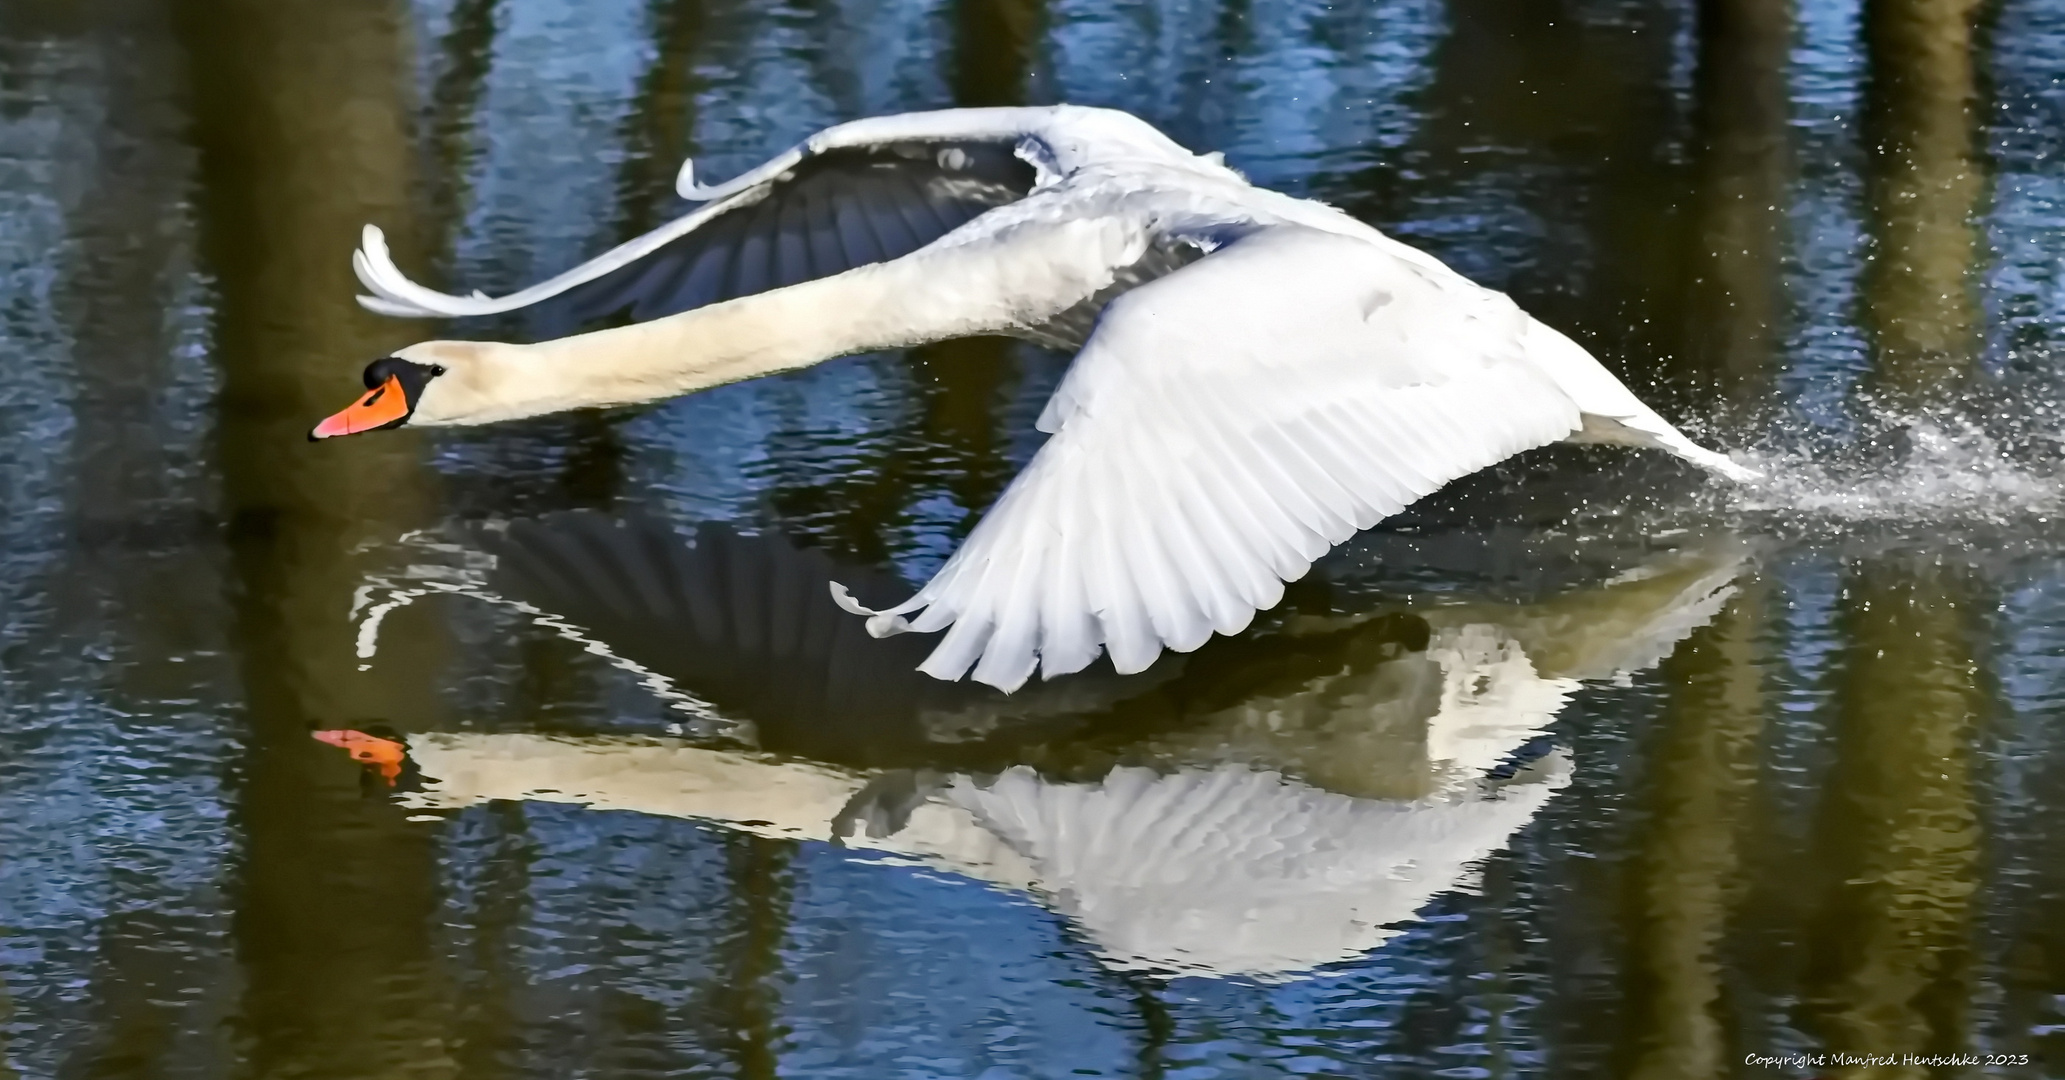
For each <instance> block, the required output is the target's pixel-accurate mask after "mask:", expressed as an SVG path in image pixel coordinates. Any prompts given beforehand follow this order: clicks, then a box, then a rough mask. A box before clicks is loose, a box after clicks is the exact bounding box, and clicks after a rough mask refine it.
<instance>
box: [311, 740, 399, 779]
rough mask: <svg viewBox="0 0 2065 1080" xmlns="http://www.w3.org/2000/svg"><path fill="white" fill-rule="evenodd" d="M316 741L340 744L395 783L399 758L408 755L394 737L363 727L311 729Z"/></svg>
mask: <svg viewBox="0 0 2065 1080" xmlns="http://www.w3.org/2000/svg"><path fill="white" fill-rule="evenodd" d="M310 734H311V735H314V736H315V738H316V741H318V742H326V743H329V744H330V745H331V746H335V747H340V748H342V749H343V750H344V751H345V752H346V753H349V754H350V755H351V760H353V761H356V762H358V763H359V764H361V765H364V766H366V767H368V768H372V769H378V770H379V771H380V778H381V779H382V780H385V781H387V786H388V787H393V786H394V781H395V778H397V777H399V776H400V775H401V774H402V762H403V761H404V760H406V759H407V758H408V756H409V751H408V748H407V747H405V746H403V745H402V744H400V743H398V742H395V741H394V740H393V739H383V738H381V737H380V736H378V735H368V734H366V733H365V732H363V731H351V730H340V731H314V732H310Z"/></svg>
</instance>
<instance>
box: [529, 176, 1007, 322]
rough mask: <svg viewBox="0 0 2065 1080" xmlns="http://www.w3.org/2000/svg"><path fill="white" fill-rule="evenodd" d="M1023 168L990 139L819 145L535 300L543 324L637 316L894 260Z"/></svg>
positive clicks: (1002, 195) (965, 218) (981, 207)
mask: <svg viewBox="0 0 2065 1080" xmlns="http://www.w3.org/2000/svg"><path fill="white" fill-rule="evenodd" d="M1033 181H1034V172H1033V168H1032V166H1031V165H1028V164H1026V163H1025V162H1024V161H1021V160H1019V158H1018V156H1017V155H1016V154H1015V153H1013V151H1012V149H1011V148H1010V147H1008V146H999V145H996V144H992V143H974V142H965V143H962V142H937V143H897V144H891V145H886V146H874V147H865V148H852V149H839V150H829V151H825V152H824V153H821V154H817V155H814V156H811V157H808V158H805V159H804V160H803V161H801V162H799V163H798V164H797V165H796V167H795V168H793V169H791V170H789V171H788V172H786V173H783V174H782V176H781V177H780V178H778V179H777V180H775V181H774V182H773V183H771V184H770V185H768V186H767V187H766V188H765V189H764V190H765V194H764V196H763V197H761V198H759V199H757V200H751V201H745V202H742V203H740V204H739V205H737V206H735V207H733V208H732V209H730V210H727V211H725V212H724V213H722V214H719V215H717V216H716V217H715V218H712V219H711V220H709V221H707V222H705V223H704V224H703V225H702V226H701V227H699V228H697V229H695V230H694V231H692V232H690V233H688V234H686V235H684V236H682V237H680V238H679V239H676V240H674V241H673V242H671V243H668V244H666V245H664V246H662V247H660V248H658V249H657V250H655V251H653V252H651V253H650V254H648V255H646V256H645V257H644V258H641V259H639V260H637V261H636V262H632V263H629V264H627V265H625V266H621V267H618V268H617V269H615V270H612V271H610V272H609V273H607V274H604V275H603V276H601V277H599V278H596V279H595V280H593V281H588V282H584V283H582V284H580V285H576V286H574V287H573V288H571V289H568V290H567V291H565V292H563V293H560V294H559V295H558V296H555V297H552V298H550V299H548V300H544V301H541V302H539V304H538V305H536V307H535V308H534V310H535V311H536V312H537V313H538V317H539V318H540V319H541V320H542V321H543V322H544V323H545V324H546V325H547V326H548V327H550V328H552V329H553V330H555V331H558V332H567V331H571V330H573V329H575V328H577V327H579V326H581V325H583V324H587V323H592V322H595V321H597V320H602V319H609V318H612V317H617V316H622V315H626V314H628V315H629V317H630V318H631V319H632V320H634V321H640V322H643V321H645V320H648V319H657V318H661V317H663V316H667V315H672V314H675V313H677V312H682V311H688V310H691V309H693V308H698V307H703V306H705V305H707V304H714V303H718V302H720V301H724V300H732V299H736V298H738V297H741V296H751V295H753V294H755V293H761V292H766V291H768V290H770V289H778V288H781V287H783V286H787V285H794V284H797V283H799V282H803V281H811V280H814V279H817V278H822V277H830V276H831V275H833V274H838V273H842V272H844V271H847V270H851V269H853V268H854V267H857V266H866V265H868V264H870V263H878V262H887V261H888V260H890V259H896V258H901V257H902V256H904V255H908V254H910V253H911V252H913V251H916V250H918V249H919V248H921V247H924V246H925V245H927V244H930V243H931V242H933V241H934V240H937V239H939V238H940V237H942V236H945V235H946V234H947V233H949V232H951V231H953V230H954V229H957V228H959V227H961V226H962V225H964V224H966V223H967V222H969V221H970V220H972V219H974V218H975V217H976V216H978V215H980V214H982V213H983V212H985V211H987V210H990V209H993V208H995V207H998V206H1002V205H1004V204H1006V203H1011V202H1015V201H1017V200H1019V199H1021V198H1024V197H1025V195H1026V193H1027V192H1029V191H1031V190H1032V186H1033Z"/></svg>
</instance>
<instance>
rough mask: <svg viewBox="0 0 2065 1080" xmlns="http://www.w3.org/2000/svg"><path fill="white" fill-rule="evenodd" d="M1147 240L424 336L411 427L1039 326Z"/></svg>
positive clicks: (1082, 241)
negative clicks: (431, 372)
mask: <svg viewBox="0 0 2065 1080" xmlns="http://www.w3.org/2000/svg"><path fill="white" fill-rule="evenodd" d="M1145 242H1146V241H1145V237H1144V236H1143V235H1141V234H1140V233H1139V232H1138V231H1137V230H1132V229H1126V228H1123V227H1122V226H1121V225H1120V224H1119V223H1117V222H1112V221H1108V220H1106V221H1098V220H1089V221H1077V222H1066V223H1063V224H1059V225H1054V226H1043V227H1037V228H1033V229H1028V230H1021V231H1020V233H1018V234H1016V235H1014V236H1012V237H1010V238H1008V239H985V240H980V241H976V242H973V243H968V244H962V245H958V246H955V247H949V248H944V249H936V250H931V251H926V252H921V253H918V254H914V255H910V256H906V257H904V258H901V259H897V260H894V261H892V262H887V263H877V264H875V265H871V266H864V267H860V268H858V269H855V270H849V271H847V272H845V273H843V274H837V275H834V276H832V277H828V278H821V279H819V280H816V281H808V282H804V283H802V284H798V285H791V286H789V287H787V288H783V289H776V290H774V291H772V292H766V293H760V294H757V295H754V296H747V297H741V298H739V299H737V300H728V301H726V302H724V303H721V304H713V305H711V306H709V307H704V308H697V309H696V310H694V311H687V312H683V313H681V314H679V315H672V316H668V317H667V318H664V319H656V320H654V321H652V322H648V323H639V324H635V325H631V326H623V327H617V328H615V329H610V330H598V331H596V332H594V333H589V334H578V335H575V336H573V337H567V338H561V339H559V340H556V341H547V342H541V343H539V344H536V345H507V344H501V343H496V342H427V343H425V344H423V345H418V346H411V347H410V348H409V349H406V350H403V351H402V352H400V353H398V354H397V355H400V356H403V357H405V358H408V359H413V360H420V361H423V362H436V363H442V364H444V365H445V366H446V367H447V368H448V373H447V374H445V375H442V376H439V377H438V378H436V379H433V380H432V381H431V383H430V384H429V386H428V387H426V389H425V392H424V394H423V398H422V400H421V401H420V402H419V404H418V406H417V410H416V414H415V416H414V417H413V418H412V419H411V420H410V423H411V424H414V425H426V426H428V425H442V424H486V423H492V422H495V421H498V420H512V419H516V418H518V417H524V416H537V415H540V414H543V413H552V412H559V411H561V410H565V409H578V408H587V407H596V406H609V405H627V404H632V403H636V402H643V401H657V400H660V399H662V398H669V397H675V396H678V395H681V394H689V393H694V392H695V391H698V390H704V389H708V388H710V387H713V386H721V385H723V384H725V383H731V382H738V381H740V380H743V379H751V378H757V377H759V376H761V375H771V374H774V373H776V372H781V371H789V370H793V369H795V368H800V367H807V366H809V365H811V364H816V363H820V362H822V361H825V360H829V359H831V358H833V357H836V356H845V355H847V354H850V353H857V352H867V351H870V350H875V349H890V348H899V347H905V346H910V345H918V344H923V343H925V342H928V341H939V340H943V339H946V338H954V337H966V336H969V335H973V334H987V333H997V332H999V331H1002V330H1007V329H1010V328H1012V327H1015V326H1023V325H1028V324H1036V323H1039V322H1042V321H1044V320H1046V319H1047V318H1050V317H1051V316H1053V315H1055V314H1056V313H1058V312H1060V311H1062V310H1064V309H1066V308H1067V307H1069V306H1070V305H1071V304H1074V303H1076V302H1077V301H1079V300H1081V299H1083V298H1084V297H1087V296H1089V295H1091V294H1092V293H1094V292H1096V291H1097V290H1099V289H1101V288H1104V287H1105V286H1107V285H1109V284H1110V283H1111V281H1112V276H1113V270H1114V268H1115V267H1120V266H1125V265H1128V264H1130V263H1131V262H1133V261H1134V260H1136V259H1138V258H1139V255H1140V250H1141V248H1142V247H1144V245H1145Z"/></svg>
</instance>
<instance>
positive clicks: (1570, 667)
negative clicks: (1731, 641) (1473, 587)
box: [1149, 546, 1744, 798]
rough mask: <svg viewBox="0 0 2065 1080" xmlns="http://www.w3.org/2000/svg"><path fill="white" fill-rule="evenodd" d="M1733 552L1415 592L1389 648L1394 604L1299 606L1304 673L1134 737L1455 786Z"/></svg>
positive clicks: (1401, 792)
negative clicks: (1539, 588) (1617, 570)
mask: <svg viewBox="0 0 2065 1080" xmlns="http://www.w3.org/2000/svg"><path fill="white" fill-rule="evenodd" d="M1743 561H1744V553H1743V552H1741V551H1738V550H1735V549H1733V548H1731V547H1727V546H1721V547H1717V548H1715V549H1713V550H1696V551H1693V552H1690V553H1687V554H1683V555H1672V556H1666V557H1664V558H1662V559H1659V560H1656V561H1654V562H1652V563H1650V564H1648V565H1646V566H1644V567H1642V568H1640V569H1638V570H1636V571H1634V572H1631V573H1629V574H1625V575H1622V576H1621V578H1619V579H1616V580H1615V581H1613V582H1611V583H1609V584H1607V585H1605V586H1603V587H1595V588H1591V589H1578V590H1573V591H1571V592H1569V593H1567V594H1565V595H1563V596H1559V597H1556V598H1553V599H1551V600H1548V601H1546V602H1543V603H1539V604H1532V605H1524V606H1521V605H1511V604H1505V605H1499V604H1483V603H1477V604H1457V605H1451V606H1441V607H1422V608H1416V609H1414V612H1413V615H1412V618H1413V619H1414V620H1415V621H1417V622H1419V623H1420V626H1421V627H1422V632H1423V634H1424V635H1425V636H1424V637H1423V638H1422V639H1421V642H1420V643H1418V644H1416V645H1414V646H1412V647H1411V648H1409V649H1406V650H1405V651H1403V652H1400V651H1399V648H1400V646H1399V645H1398V644H1397V642H1398V639H1399V638H1400V636H1401V635H1400V627H1399V625H1398V624H1397V622H1396V618H1397V616H1395V615H1392V616H1386V617H1382V618H1375V619H1372V618H1370V617H1369V616H1350V617H1345V618H1329V617H1301V618H1300V619H1299V620H1297V621H1295V622H1294V623H1293V624H1292V626H1291V628H1290V633H1291V635H1292V640H1293V641H1295V642H1298V651H1297V654H1298V656H1299V657H1300V659H1301V661H1302V662H1303V665H1304V669H1305V673H1304V674H1301V675H1300V676H1299V677H1297V678H1296V679H1295V680H1293V681H1291V682H1290V683H1289V684H1288V685H1285V684H1282V683H1271V684H1265V685H1259V686H1255V687H1253V688H1252V689H1250V690H1249V691H1248V692H1246V693H1244V694H1243V695H1241V696H1240V698H1239V699H1238V700H1237V701H1235V702H1233V703H1231V704H1229V705H1226V706H1223V707H1220V708H1216V709H1214V710H1213V711H1212V712H1210V713H1208V714H1206V715H1203V716H1200V717H1197V718H1196V720H1195V723H1194V724H1193V725H1191V726H1189V727H1187V728H1185V729H1184V730H1182V731H1179V732H1174V733H1171V734H1168V735H1164V736H1160V737H1157V738H1155V739H1153V740H1152V741H1151V742H1150V744H1149V748H1150V752H1151V753H1152V754H1153V756H1154V757H1155V759H1156V760H1159V761H1162V762H1164V763H1200V762H1218V761H1226V760H1251V761H1266V762H1269V763H1270V764H1271V765H1272V766H1273V767H1276V768H1280V769H1283V770H1285V771H1287V772H1290V773H1291V774H1293V775H1295V776H1298V777H1301V778H1303V779H1306V780H1309V781H1311V782H1313V783H1315V784H1317V785H1319V786H1320V787H1323V788H1326V789H1327V790H1329V791H1335V792H1340V793H1343V794H1351V795H1363V796H1370V797H1380V798H1419V797H1422V796H1425V795H1428V794H1432V793H1436V792H1441V791H1447V790H1455V789H1458V788H1467V787H1469V786H1472V785H1474V784H1475V783H1476V782H1477V779H1478V778H1479V777H1481V776H1483V775H1484V773H1485V772H1486V771H1487V770H1489V769H1491V768H1493V767H1494V766H1496V765H1499V764H1500V763H1502V762H1504V761H1506V760H1507V759H1509V758H1511V757H1512V756H1513V755H1514V754H1515V753H1516V752H1517V751H1519V750H1520V749H1521V748H1522V747H1524V746H1526V745H1527V744H1528V743H1529V742H1530V741H1532V740H1534V739H1536V738H1538V737H1539V736H1540V735H1541V734H1542V732H1544V731H1545V730H1546V729H1547V728H1548V726H1549V725H1550V723H1551V722H1552V721H1553V720H1554V719H1555V717H1556V714H1557V713H1558V712H1560V711H1561V710H1562V709H1563V707H1564V705H1565V704H1566V703H1567V702H1568V701H1569V699H1570V696H1571V695H1572V694H1574V693H1576V692H1577V690H1578V689H1579V687H1580V685H1581V684H1580V681H1579V680H1581V679H1592V678H1605V677H1609V676H1613V675H1616V674H1622V673H1626V672H1632V671H1638V670H1641V669H1642V668H1645V667H1648V666H1650V665H1652V664H1655V663H1656V662H1657V661H1658V660H1659V659H1661V658H1662V657H1663V656H1664V655H1666V654H1668V652H1669V651H1670V649H1671V647H1672V645H1673V644H1674V643H1675V642H1677V641H1678V640H1679V639H1681V638H1683V637H1685V636H1686V635H1688V634H1690V633H1691V632H1692V631H1693V630H1696V629H1698V628H1699V627H1700V626H1703V625H1705V624H1706V623H1707V622H1708V621H1709V620H1711V619H1712V618H1713V617H1714V615H1715V614H1716V613H1717V612H1718V611H1719V610H1720V607H1721V605H1722V604H1723V603H1725V602H1726V600H1727V598H1728V597H1729V596H1730V595H1732V594H1733V591H1734V590H1733V588H1732V586H1731V585H1730V582H1732V581H1733V580H1734V578H1735V577H1736V575H1738V574H1739V573H1741V570H1742V566H1743ZM1181 689H1182V684H1180V683H1179V684H1175V685H1174V686H1172V687H1171V691H1172V692H1180V691H1181Z"/></svg>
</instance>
